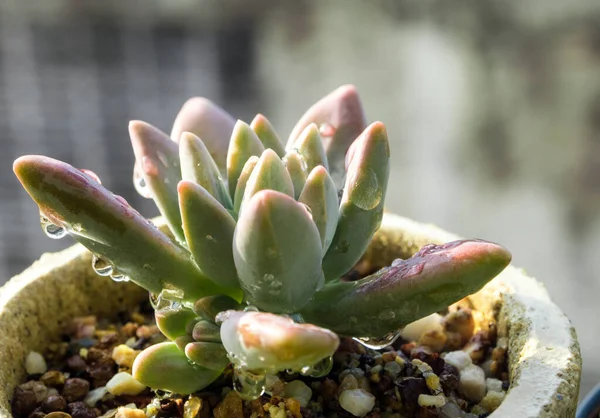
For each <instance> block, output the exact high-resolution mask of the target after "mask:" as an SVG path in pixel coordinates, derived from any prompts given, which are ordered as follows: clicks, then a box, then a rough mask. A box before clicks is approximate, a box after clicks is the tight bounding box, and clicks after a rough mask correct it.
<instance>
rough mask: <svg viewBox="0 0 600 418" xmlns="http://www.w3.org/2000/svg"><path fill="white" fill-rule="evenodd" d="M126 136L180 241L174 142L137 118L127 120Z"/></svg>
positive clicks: (181, 232)
mask: <svg viewBox="0 0 600 418" xmlns="http://www.w3.org/2000/svg"><path fill="white" fill-rule="evenodd" d="M129 136H130V137H131V144H132V146H133V152H134V154H135V158H136V160H137V161H138V167H140V168H141V173H142V176H143V179H144V181H145V182H146V185H147V187H148V188H149V190H150V194H151V196H152V199H154V202H155V203H156V206H157V207H158V210H159V211H160V213H161V214H162V215H163V216H164V217H165V219H166V220H167V223H168V225H169V229H170V230H171V231H172V232H173V235H175V238H177V239H178V240H179V241H183V231H182V229H181V216H180V214H179V207H178V205H177V183H178V182H179V181H180V180H181V167H180V166H179V151H178V149H177V144H175V143H174V142H173V141H171V140H170V139H169V137H168V136H167V134H165V133H164V132H162V131H161V130H159V129H157V128H155V127H154V126H152V125H150V124H148V123H146V122H142V121H138V120H134V121H131V122H129Z"/></svg>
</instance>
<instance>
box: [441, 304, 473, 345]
mask: <svg viewBox="0 0 600 418" xmlns="http://www.w3.org/2000/svg"><path fill="white" fill-rule="evenodd" d="M444 328H445V329H446V331H449V332H456V333H458V334H459V335H460V337H461V341H462V342H461V345H464V344H465V343H466V342H467V341H469V339H471V337H472V336H473V332H474V331H475V319H474V318H473V313H472V311H471V309H468V308H464V309H459V310H457V311H455V312H450V313H449V314H448V315H446V317H445V318H444Z"/></svg>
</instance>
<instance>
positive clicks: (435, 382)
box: [423, 373, 441, 393]
mask: <svg viewBox="0 0 600 418" xmlns="http://www.w3.org/2000/svg"><path fill="white" fill-rule="evenodd" d="M423 377H424V378H425V383H426V384H427V387H428V388H429V389H431V390H432V391H433V392H434V393H435V392H439V391H441V386H440V378H439V377H438V376H437V375H436V374H434V373H425V374H423Z"/></svg>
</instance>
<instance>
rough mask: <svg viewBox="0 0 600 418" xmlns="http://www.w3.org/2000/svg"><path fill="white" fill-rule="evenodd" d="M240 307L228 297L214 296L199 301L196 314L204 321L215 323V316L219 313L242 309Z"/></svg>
mask: <svg viewBox="0 0 600 418" xmlns="http://www.w3.org/2000/svg"><path fill="white" fill-rule="evenodd" d="M240 307H241V305H240V304H239V303H238V302H237V301H235V300H234V299H232V298H230V297H228V296H223V295H214V296H207V297H204V298H201V299H198V300H197V301H196V303H194V312H196V313H197V314H198V315H199V316H201V317H202V318H204V319H207V320H209V321H212V322H215V316H217V314H218V313H219V312H223V311H228V310H231V309H234V310H235V309H240Z"/></svg>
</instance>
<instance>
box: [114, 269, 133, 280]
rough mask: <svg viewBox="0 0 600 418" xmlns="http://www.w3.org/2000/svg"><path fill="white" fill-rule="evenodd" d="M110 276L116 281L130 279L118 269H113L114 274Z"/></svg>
mask: <svg viewBox="0 0 600 418" xmlns="http://www.w3.org/2000/svg"><path fill="white" fill-rule="evenodd" d="M110 278H111V279H112V280H113V281H114V282H128V281H129V277H127V276H125V275H123V274H121V273H119V272H118V271H117V270H115V269H113V272H112V274H111V275H110Z"/></svg>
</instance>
